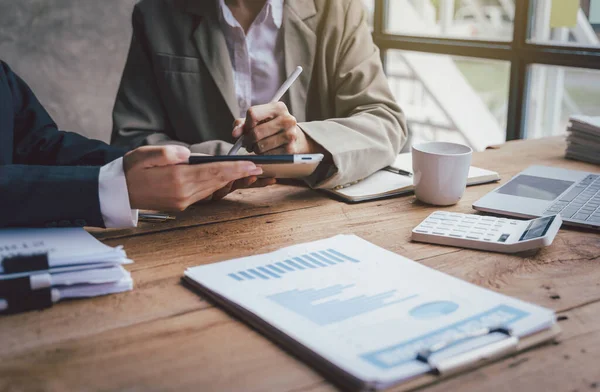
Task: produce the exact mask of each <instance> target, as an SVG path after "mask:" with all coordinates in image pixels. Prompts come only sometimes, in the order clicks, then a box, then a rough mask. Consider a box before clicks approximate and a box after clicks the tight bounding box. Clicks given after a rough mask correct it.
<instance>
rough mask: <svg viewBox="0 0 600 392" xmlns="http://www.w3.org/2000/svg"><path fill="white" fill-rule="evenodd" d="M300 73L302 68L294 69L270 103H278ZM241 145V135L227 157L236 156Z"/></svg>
mask: <svg viewBox="0 0 600 392" xmlns="http://www.w3.org/2000/svg"><path fill="white" fill-rule="evenodd" d="M301 73H302V67H301V66H297V67H296V69H295V70H294V72H292V74H291V75H290V76H289V78H287V80H286V81H285V82H284V83H283V84H282V85H281V87H279V90H277V92H276V93H275V96H273V99H272V100H271V103H273V102H278V101H279V100H280V99H281V97H283V95H284V94H285V93H286V92H287V91H288V90H289V88H290V87H291V86H292V84H294V82H295V81H296V79H298V76H300V74H301ZM243 143H244V135H243V134H242V136H240V137H239V139H238V140H237V141H236V142H235V144H234V145H233V147H231V150H229V152H228V153H227V155H235V154H237V153H238V151H239V150H240V148H241V147H242V144H243Z"/></svg>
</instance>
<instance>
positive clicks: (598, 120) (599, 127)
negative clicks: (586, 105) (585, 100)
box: [565, 116, 600, 165]
mask: <svg viewBox="0 0 600 392" xmlns="http://www.w3.org/2000/svg"><path fill="white" fill-rule="evenodd" d="M570 122H571V124H570V126H569V128H567V131H568V132H569V136H568V137H567V152H566V154H565V156H566V157H567V158H571V159H576V160H578V161H585V162H590V163H595V164H597V165H600V117H591V116H571V118H570Z"/></svg>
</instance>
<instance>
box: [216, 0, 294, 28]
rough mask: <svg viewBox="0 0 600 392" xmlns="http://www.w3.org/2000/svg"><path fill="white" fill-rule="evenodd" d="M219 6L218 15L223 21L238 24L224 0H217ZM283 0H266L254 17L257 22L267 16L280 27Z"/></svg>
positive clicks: (262, 20) (263, 20) (234, 25)
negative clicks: (219, 12) (219, 11)
mask: <svg viewBox="0 0 600 392" xmlns="http://www.w3.org/2000/svg"><path fill="white" fill-rule="evenodd" d="M218 1H219V8H220V10H221V14H220V17H221V18H222V20H223V21H225V22H226V23H227V24H228V25H229V26H231V27H236V26H239V23H238V21H237V20H236V19H235V17H234V16H233V14H232V13H231V10H230V9H229V7H228V6H227V4H225V0H218ZM283 2H284V0H267V2H266V3H265V6H264V8H263V9H262V10H261V11H260V13H259V14H258V16H257V17H256V22H257V23H259V24H260V23H264V22H265V20H266V19H267V18H271V21H272V22H273V23H274V24H275V26H277V28H278V29H279V28H281V25H282V23H283Z"/></svg>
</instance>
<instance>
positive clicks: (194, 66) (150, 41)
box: [112, 0, 407, 188]
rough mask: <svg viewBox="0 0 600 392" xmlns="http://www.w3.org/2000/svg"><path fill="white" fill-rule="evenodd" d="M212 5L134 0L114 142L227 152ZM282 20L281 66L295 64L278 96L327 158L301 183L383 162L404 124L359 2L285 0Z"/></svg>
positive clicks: (224, 85) (221, 44)
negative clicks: (298, 70)
mask: <svg viewBox="0 0 600 392" xmlns="http://www.w3.org/2000/svg"><path fill="white" fill-rule="evenodd" d="M217 3H218V1H217V0H142V1H140V2H139V3H138V4H137V5H136V6H135V9H134V11H133V38H132V42H131V48H130V51H129V56H128V58H127V63H126V65H125V70H124V72H123V78H122V80H121V85H120V87H119V92H118V95H117V99H116V103H115V107H114V111H113V122H114V125H113V134H112V142H113V143H114V144H119V145H127V146H130V147H137V146H139V145H143V144H165V143H172V142H173V141H178V142H181V143H184V144H186V145H192V144H196V143H202V142H210V141H212V142H210V143H207V144H208V145H209V147H210V148H209V150H210V151H205V152H208V153H221V154H223V153H226V149H227V148H228V147H229V146H230V145H231V144H229V143H232V142H234V140H232V136H231V130H232V123H233V121H234V119H235V115H236V114H237V113H239V108H238V104H237V100H236V94H235V87H234V82H233V71H232V66H231V61H230V58H229V52H228V50H227V45H226V42H225V37H224V35H223V33H222V31H221V29H220V25H219V20H218V16H217V15H218V14H217V11H218V8H217ZM282 28H283V32H282V34H283V35H284V36H283V38H284V42H285V44H284V47H285V53H284V55H285V71H286V74H289V73H290V72H291V71H293V70H294V68H295V67H296V66H298V65H300V66H302V67H303V68H304V72H303V73H302V74H301V75H300V78H299V79H298V80H297V81H296V83H295V84H294V85H293V86H292V87H291V89H290V90H289V92H288V94H286V97H285V98H284V101H285V102H286V103H287V104H288V107H289V109H290V113H291V114H292V115H293V116H295V117H296V119H297V121H298V125H299V126H300V128H301V129H302V130H303V131H304V132H306V133H307V134H308V135H309V136H310V137H311V138H313V139H314V140H315V141H316V142H317V143H319V144H320V145H322V146H323V147H324V148H325V149H327V150H328V151H329V152H330V153H331V154H332V156H333V164H331V163H329V164H322V165H320V167H319V169H318V170H317V172H316V173H315V174H314V175H313V176H312V178H310V179H309V181H308V182H309V184H310V185H311V186H313V187H323V188H331V187H334V186H337V185H342V184H346V183H349V182H352V181H355V180H358V179H362V178H364V177H366V176H368V175H370V174H372V173H373V172H375V171H377V170H379V169H381V168H382V167H385V166H386V165H388V164H390V163H392V162H393V160H394V158H395V157H396V155H397V154H398V152H399V151H400V149H401V148H402V146H403V144H404V143H405V141H406V138H407V130H406V129H407V128H406V124H405V120H404V116H403V113H402V111H401V109H400V108H399V107H398V105H397V104H396V102H395V100H394V97H393V96H392V94H391V92H390V89H389V86H388V83H387V80H386V77H385V75H384V73H383V68H382V65H381V60H380V57H379V51H378V49H377V47H376V46H375V45H374V44H373V40H372V38H371V33H370V31H369V27H368V26H367V23H366V17H365V12H364V9H363V5H362V3H361V1H360V0H287V1H286V2H285V6H284V17H283V26H282ZM214 141H223V142H227V143H228V144H227V145H226V146H223V145H222V144H223V143H222V142H214ZM194 147H197V146H194ZM196 150H197V149H196Z"/></svg>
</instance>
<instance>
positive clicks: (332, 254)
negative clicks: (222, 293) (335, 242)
mask: <svg viewBox="0 0 600 392" xmlns="http://www.w3.org/2000/svg"><path fill="white" fill-rule="evenodd" d="M343 263H360V260H357V259H355V258H353V257H351V256H348V255H346V254H344V253H342V252H340V251H337V250H335V249H326V250H318V251H315V252H310V253H306V254H303V255H300V256H295V257H290V258H288V259H284V260H281V261H277V262H274V263H271V264H265V265H263V266H259V267H254V268H249V269H246V270H241V271H238V272H234V273H230V274H228V276H229V277H230V278H232V279H233V280H235V281H238V282H243V281H248V280H255V279H262V280H269V279H280V278H282V277H284V276H285V275H289V274H290V273H293V272H302V271H310V270H314V269H317V268H328V267H334V266H336V265H340V264H343Z"/></svg>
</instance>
